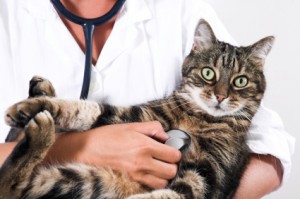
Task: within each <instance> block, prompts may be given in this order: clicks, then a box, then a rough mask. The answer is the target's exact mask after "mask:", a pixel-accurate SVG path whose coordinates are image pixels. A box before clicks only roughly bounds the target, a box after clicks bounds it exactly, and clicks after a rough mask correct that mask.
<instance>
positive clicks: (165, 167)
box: [145, 159, 177, 180]
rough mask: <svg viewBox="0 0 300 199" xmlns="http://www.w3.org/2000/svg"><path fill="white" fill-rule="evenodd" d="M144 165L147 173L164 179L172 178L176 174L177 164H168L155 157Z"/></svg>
mask: <svg viewBox="0 0 300 199" xmlns="http://www.w3.org/2000/svg"><path fill="white" fill-rule="evenodd" d="M145 167H146V168H145V169H146V172H147V173H149V174H151V175H154V176H156V177H159V178H162V179H166V180H170V179H173V178H174V177H175V176H176V174H177V164H169V163H166V162H162V161H160V160H156V159H153V160H152V161H151V163H149V164H148V165H145Z"/></svg>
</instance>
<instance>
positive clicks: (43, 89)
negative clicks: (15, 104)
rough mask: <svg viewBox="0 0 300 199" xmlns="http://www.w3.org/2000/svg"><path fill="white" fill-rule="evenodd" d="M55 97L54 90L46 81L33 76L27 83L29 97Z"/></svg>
mask: <svg viewBox="0 0 300 199" xmlns="http://www.w3.org/2000/svg"><path fill="white" fill-rule="evenodd" d="M40 96H48V97H55V96H56V94H55V89H54V87H53V86H52V84H51V82H50V81H49V80H48V79H45V78H43V77H40V76H34V77H32V79H31V80H30V82H29V97H40Z"/></svg>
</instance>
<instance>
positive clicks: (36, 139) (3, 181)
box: [0, 111, 55, 199]
mask: <svg viewBox="0 0 300 199" xmlns="http://www.w3.org/2000/svg"><path fill="white" fill-rule="evenodd" d="M24 131H25V137H24V138H23V139H22V140H21V141H20V142H19V143H18V144H17V146H16V147H15V148H14V150H13V151H12V153H11V154H10V156H9V157H8V158H7V159H6V161H5V162H4V164H3V165H2V167H1V168H0V199H8V198H10V199H17V198H20V196H21V194H22V190H23V189H24V188H25V187H26V186H28V184H29V183H30V176H31V174H32V173H33V170H34V168H35V166H36V165H37V164H39V163H40V162H41V161H42V160H43V159H44V157H45V155H46V154H47V151H48V149H49V148H50V147H51V145H52V144H53V143H54V140H55V125H54V121H53V119H52V117H51V115H50V113H49V112H47V111H44V112H40V113H38V114H37V115H36V116H34V117H33V118H32V119H31V120H30V121H29V122H28V124H27V125H26V126H25V129H24Z"/></svg>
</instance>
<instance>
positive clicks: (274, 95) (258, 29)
mask: <svg viewBox="0 0 300 199" xmlns="http://www.w3.org/2000/svg"><path fill="white" fill-rule="evenodd" d="M207 2H208V3H210V4H211V5H212V6H213V8H214V9H215V11H216V12H217V14H218V16H219V18H220V19H221V21H222V22H223V23H224V25H225V26H226V27H227V29H228V31H229V33H230V34H231V35H232V36H233V37H234V39H235V40H236V41H237V42H238V43H239V44H241V45H248V44H251V43H253V42H255V41H257V40H259V39H260V38H262V37H264V36H268V35H274V36H275V37H276V41H275V45H274V47H273V49H272V51H271V53H270V55H269V56H268V58H267V62H266V68H265V71H266V75H267V82H268V88H267V93H266V96H265V104H266V106H267V107H269V108H271V109H273V110H275V111H276V112H278V113H279V115H280V116H281V117H282V119H283V121H284V124H285V127H286V130H287V131H288V132H289V133H290V134H292V135H293V136H294V137H296V145H297V143H298V142H297V141H299V140H300V134H299V130H298V129H300V128H299V127H300V88H299V87H300V64H299V60H300V1H299V0H207ZM299 153H300V149H299V147H297V146H296V150H295V153H294V155H293V168H292V173H291V176H290V178H289V180H288V182H287V183H286V184H285V185H283V187H281V188H280V189H279V190H278V191H276V192H274V193H272V194H270V195H268V196H266V197H265V198H264V199H299V198H300V157H299Z"/></svg>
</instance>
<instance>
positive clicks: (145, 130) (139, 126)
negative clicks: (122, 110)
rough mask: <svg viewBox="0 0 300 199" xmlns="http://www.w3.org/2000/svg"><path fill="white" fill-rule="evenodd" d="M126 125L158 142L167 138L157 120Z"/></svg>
mask: <svg viewBox="0 0 300 199" xmlns="http://www.w3.org/2000/svg"><path fill="white" fill-rule="evenodd" d="M127 127H128V128H130V129H131V130H133V131H136V132H139V133H142V134H144V135H147V136H148V137H151V138H153V139H155V140H158V141H160V142H165V141H166V140H167V139H168V138H169V136H168V134H166V133H165V131H164V129H163V127H162V125H161V123H159V122H158V121H152V122H141V123H130V124H128V126H127Z"/></svg>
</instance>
